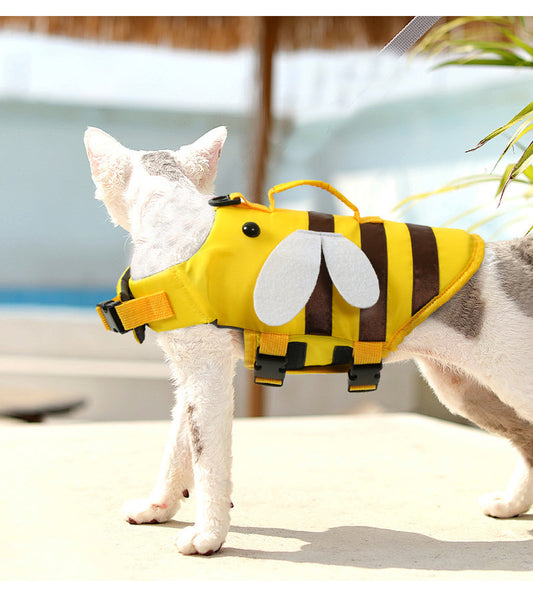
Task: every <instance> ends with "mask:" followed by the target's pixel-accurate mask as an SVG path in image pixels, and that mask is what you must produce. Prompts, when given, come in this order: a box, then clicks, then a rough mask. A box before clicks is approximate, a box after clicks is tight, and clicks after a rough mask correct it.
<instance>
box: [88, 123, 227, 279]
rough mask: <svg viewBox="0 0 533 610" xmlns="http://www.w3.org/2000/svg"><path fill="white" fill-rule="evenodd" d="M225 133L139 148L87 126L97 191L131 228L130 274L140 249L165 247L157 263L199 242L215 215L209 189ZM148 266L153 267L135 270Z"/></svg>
mask: <svg viewBox="0 0 533 610" xmlns="http://www.w3.org/2000/svg"><path fill="white" fill-rule="evenodd" d="M226 135H227V133H226V128H225V127H218V128H216V129H213V130H211V131H209V132H208V133H206V134H205V135H204V136H202V137H201V138H199V139H198V140H196V141H195V142H194V143H193V144H189V145H186V146H182V147H181V148H179V149H178V150H175V151H173V150H159V151H143V150H140V151H138V150H130V149H128V148H126V147H125V146H123V145H122V144H120V143H119V142H117V140H115V139H114V138H113V137H111V136H110V135H108V134H107V133H105V132H104V131H101V130H100V129H96V128H94V127H89V128H88V129H87V131H86V132H85V139H84V141H85V147H86V149H87V156H88V158H89V163H90V166H91V174H92V178H93V181H94V183H95V185H96V193H95V196H96V198H97V199H100V200H102V201H103V202H104V204H105V206H106V208H107V211H108V212H109V215H110V217H111V220H112V221H113V223H114V224H115V225H120V226H122V227H123V228H125V229H126V230H127V231H129V232H130V233H131V236H132V240H133V244H134V248H135V250H134V261H132V272H133V273H134V272H135V269H134V267H136V266H138V265H136V264H135V259H137V262H139V259H140V258H141V256H140V255H139V254H138V251H139V249H140V250H142V251H143V252H142V259H143V260H145V259H146V257H147V251H148V250H151V251H152V253H153V252H156V251H161V252H163V251H164V255H163V258H164V259H165V260H162V261H161V264H164V265H166V264H168V263H169V262H170V263H172V262H177V260H180V259H181V260H184V259H186V258H188V257H189V256H191V254H193V253H194V251H195V250H196V249H197V248H198V247H199V246H200V245H201V244H202V242H203V241H204V239H205V237H206V235H207V234H208V232H209V229H210V227H211V223H212V218H213V210H212V208H210V206H208V205H206V199H207V198H209V196H210V195H211V194H212V190H213V187H214V181H215V176H216V171H217V164H218V159H219V157H220V153H221V150H222V146H223V144H224V141H225V139H226ZM136 252H137V256H136ZM169 256H170V257H171V259H169ZM148 257H149V258H150V256H148ZM152 258H154V259H155V258H156V256H155V255H154V256H153V257H152ZM147 271H149V272H153V271H154V269H143V270H140V271H139V272H140V273H141V274H143V273H146V272H147Z"/></svg>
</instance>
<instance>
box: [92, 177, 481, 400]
mask: <svg viewBox="0 0 533 610" xmlns="http://www.w3.org/2000/svg"><path fill="white" fill-rule="evenodd" d="M301 184H307V185H311V186H316V187H319V188H323V189H325V190H327V191H329V192H330V193H332V194H333V195H335V196H336V197H338V198H339V199H340V200H341V201H342V202H344V203H345V204H346V205H347V206H348V207H349V208H350V210H351V211H352V214H351V215H349V216H343V215H330V214H323V213H317V212H304V211H294V210H287V209H279V208H275V205H274V194H276V193H279V192H281V191H284V190H287V189H289V188H292V187H294V186H299V185H301ZM268 196H269V201H270V206H269V207H266V206H263V205H259V204H256V203H251V202H249V201H247V200H246V198H245V197H244V196H243V195H242V194H240V193H233V194H231V195H227V196H222V197H215V198H214V199H211V200H210V202H209V203H210V204H211V205H213V206H215V207H216V213H215V219H214V223H213V226H212V228H211V231H210V233H209V235H208V237H207V239H206V240H205V242H204V243H203V245H202V246H201V247H200V249H199V250H198V251H197V252H196V253H195V254H194V255H193V256H192V257H191V258H190V259H189V260H186V261H184V262H182V263H179V264H177V265H174V266H172V267H170V268H168V269H165V270H164V271H161V272H159V273H155V274H153V275H150V276H148V277H146V278H143V279H138V280H133V279H131V277H130V272H129V269H127V270H126V271H125V272H124V274H123V275H122V277H121V278H120V280H119V282H118V285H117V296H116V297H115V298H114V299H113V300H110V301H104V302H103V303H100V304H99V305H98V306H97V311H98V313H99V315H100V317H101V319H102V322H103V323H104V326H105V327H106V328H107V329H108V330H113V331H115V332H120V333H125V332H127V331H129V330H132V331H133V333H134V335H135V337H136V339H137V340H138V341H139V342H142V341H143V340H144V333H145V327H146V325H148V326H149V327H150V328H151V329H152V330H154V331H156V332H161V331H167V330H173V329H177V328H184V327H188V326H193V325H197V324H216V325H217V326H220V327H228V328H235V329H241V330H242V331H243V337H244V348H245V358H244V362H245V366H247V367H248V368H250V369H252V370H254V378H255V381H256V383H261V384H267V385H278V386H280V385H282V384H283V380H284V377H285V374H286V373H308V372H312V373H315V372H317V373H332V372H347V373H348V390H349V391H364V390H374V389H376V387H377V384H378V381H379V376H380V370H381V361H382V359H383V358H384V357H386V356H387V355H388V354H389V353H390V352H392V351H393V350H395V349H396V348H397V347H398V345H399V344H400V342H401V341H402V340H403V339H404V337H405V336H406V335H407V334H408V333H409V332H411V331H412V330H413V329H414V328H415V327H416V326H417V325H418V324H420V323H421V322H423V321H424V320H425V319H426V318H427V317H428V316H429V315H430V314H431V313H433V312H434V311H435V310H436V309H437V308H438V307H440V306H441V305H442V304H444V303H445V302H446V301H448V300H449V299H450V298H451V297H452V296H453V295H454V294H455V293H456V292H457V291H458V290H459V289H460V288H461V287H462V286H464V284H465V283H466V282H467V281H468V280H469V279H470V278H471V277H472V275H473V274H474V273H475V272H476V270H477V269H478V267H479V265H480V264H481V262H482V260H483V256H484V242H483V240H482V239H481V238H480V237H479V236H478V235H472V234H469V233H467V232H465V231H462V230H459V229H440V228H432V227H426V226H421V225H414V224H405V223H399V222H389V221H387V220H382V219H381V218H377V217H366V218H360V216H359V211H358V210H357V208H356V207H355V206H354V205H353V204H352V203H351V202H350V201H348V200H347V199H346V198H345V197H344V196H343V195H342V194H341V193H339V192H338V191H337V190H335V189H334V188H333V187H332V186H330V185H329V184H326V183H323V182H319V181H307V180H300V181H296V182H290V183H287V184H281V185H278V186H276V187H274V188H272V189H271V190H270V191H269V193H268Z"/></svg>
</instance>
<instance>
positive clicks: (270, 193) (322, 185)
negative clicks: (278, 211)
mask: <svg viewBox="0 0 533 610" xmlns="http://www.w3.org/2000/svg"><path fill="white" fill-rule="evenodd" d="M303 185H307V186H316V187H317V188H320V189H324V190H325V191H327V192H328V193H331V194H332V195H334V196H335V197H337V199H339V200H340V201H342V203H344V204H345V205H347V206H348V207H349V208H350V210H352V212H353V213H354V214H353V215H354V218H355V219H356V220H359V218H360V216H359V210H358V209H357V207H356V206H355V205H354V204H353V203H352V202H351V201H350V200H349V199H347V198H346V197H345V196H344V195H343V194H342V193H340V192H339V191H338V190H337V189H336V188H333V187H332V186H331V184H328V183H327V182H322V180H294V181H293V182H284V183H283V184H278V185H277V186H273V187H272V188H271V189H270V190H269V191H268V200H269V201H270V209H271V210H272V211H274V195H276V194H277V193H282V192H283V191H288V190H289V189H292V188H294V187H296V186H303Z"/></svg>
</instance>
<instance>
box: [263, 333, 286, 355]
mask: <svg viewBox="0 0 533 610" xmlns="http://www.w3.org/2000/svg"><path fill="white" fill-rule="evenodd" d="M288 345H289V335H276V334H274V333H261V335H260V336H259V352H260V353H261V354H268V355H269V356H285V354H286V353H287V347H288Z"/></svg>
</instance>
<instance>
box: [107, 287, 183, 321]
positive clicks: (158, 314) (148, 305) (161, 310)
mask: <svg viewBox="0 0 533 610" xmlns="http://www.w3.org/2000/svg"><path fill="white" fill-rule="evenodd" d="M117 313H118V315H119V317H120V320H121V322H122V325H123V326H124V328H125V329H126V330H130V329H132V328H136V327H137V326H142V325H143V324H149V323H150V322H156V321H157V320H166V319H167V318H172V317H173V315H174V311H173V310H172V307H171V305H170V301H169V300H168V297H167V293H166V292H165V291H164V290H162V291H161V292H156V293H154V294H149V295H147V296H144V297H139V298H138V299H131V301H125V302H124V303H122V304H121V305H119V306H118V307H117Z"/></svg>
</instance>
